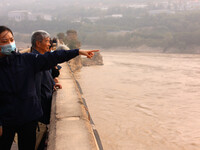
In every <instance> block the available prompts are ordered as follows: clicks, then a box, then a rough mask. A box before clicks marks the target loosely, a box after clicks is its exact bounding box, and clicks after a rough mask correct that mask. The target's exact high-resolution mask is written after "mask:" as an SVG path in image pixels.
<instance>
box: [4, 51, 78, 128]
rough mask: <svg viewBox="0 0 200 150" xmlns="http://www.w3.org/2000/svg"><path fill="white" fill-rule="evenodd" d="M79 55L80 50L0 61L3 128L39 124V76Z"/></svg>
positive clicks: (28, 55) (22, 55)
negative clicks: (37, 88)
mask: <svg viewBox="0 0 200 150" xmlns="http://www.w3.org/2000/svg"><path fill="white" fill-rule="evenodd" d="M77 55H79V50H78V49H76V50H69V51H65V50H59V51H54V52H52V53H50V52H47V53H45V54H44V55H41V54H33V53H25V54H19V53H14V54H12V55H10V56H6V57H3V58H0V125H7V126H14V125H22V124H24V123H26V122H29V121H33V120H38V118H40V117H41V116H42V109H41V105H40V102H39V100H38V97H37V94H36V87H35V79H36V74H37V73H38V72H40V71H43V70H48V69H50V68H51V67H53V66H55V65H57V63H62V62H64V61H68V60H70V59H72V58H74V57H76V56H77Z"/></svg>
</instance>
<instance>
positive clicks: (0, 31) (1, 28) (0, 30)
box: [0, 26, 13, 35]
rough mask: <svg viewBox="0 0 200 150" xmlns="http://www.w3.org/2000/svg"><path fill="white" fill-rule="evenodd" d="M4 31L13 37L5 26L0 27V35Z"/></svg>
mask: <svg viewBox="0 0 200 150" xmlns="http://www.w3.org/2000/svg"><path fill="white" fill-rule="evenodd" d="M4 31H9V32H10V33H11V34H12V35H13V32H12V30H11V29H9V28H8V27H6V26H0V34H1V33H2V32H4Z"/></svg>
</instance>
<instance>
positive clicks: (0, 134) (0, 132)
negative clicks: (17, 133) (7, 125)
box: [0, 126, 3, 137]
mask: <svg viewBox="0 0 200 150" xmlns="http://www.w3.org/2000/svg"><path fill="white" fill-rule="evenodd" d="M2 134H3V128H2V126H0V137H1V136H2Z"/></svg>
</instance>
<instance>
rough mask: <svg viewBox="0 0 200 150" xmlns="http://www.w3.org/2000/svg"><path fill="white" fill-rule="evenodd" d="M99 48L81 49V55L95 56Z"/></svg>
mask: <svg viewBox="0 0 200 150" xmlns="http://www.w3.org/2000/svg"><path fill="white" fill-rule="evenodd" d="M98 51H99V50H79V55H84V56H87V58H92V57H93V56H94V52H98Z"/></svg>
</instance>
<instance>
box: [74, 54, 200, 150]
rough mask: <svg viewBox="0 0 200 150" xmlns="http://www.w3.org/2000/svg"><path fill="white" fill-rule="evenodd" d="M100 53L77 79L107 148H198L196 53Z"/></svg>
mask: <svg viewBox="0 0 200 150" xmlns="http://www.w3.org/2000/svg"><path fill="white" fill-rule="evenodd" d="M102 55H103V60H104V65H103V66H92V67H84V68H82V69H81V71H80V72H78V73H77V74H76V77H77V79H78V81H79V83H80V85H81V87H82V90H83V93H84V97H85V98H86V101H87V104H88V107H89V111H90V114H91V115H92V118H93V120H94V122H95V124H96V127H97V130H98V132H99V134H100V137H101V140H102V143H103V146H104V149H105V150H199V149H200V142H199V141H200V55H189V54H146V53H129V52H124V53H122V52H117V53H115V52H103V53H102Z"/></svg>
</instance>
